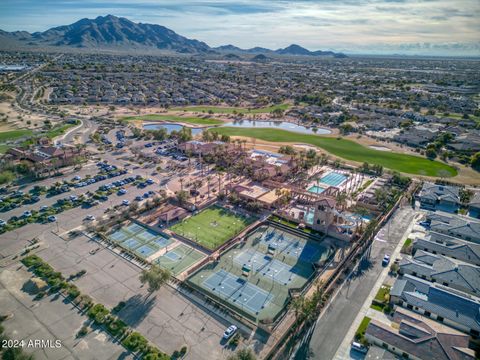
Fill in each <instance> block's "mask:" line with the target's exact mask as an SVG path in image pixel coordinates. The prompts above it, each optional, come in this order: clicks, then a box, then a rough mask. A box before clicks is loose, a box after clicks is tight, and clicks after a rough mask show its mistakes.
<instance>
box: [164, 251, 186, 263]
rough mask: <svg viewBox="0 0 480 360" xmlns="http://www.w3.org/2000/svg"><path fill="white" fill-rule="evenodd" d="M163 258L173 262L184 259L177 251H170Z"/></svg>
mask: <svg viewBox="0 0 480 360" xmlns="http://www.w3.org/2000/svg"><path fill="white" fill-rule="evenodd" d="M163 256H164V257H166V258H167V259H170V260H173V261H178V260H180V259H181V258H182V257H181V256H180V255H178V254H177V253H176V252H175V251H169V252H167V253H166V254H165V255H163Z"/></svg>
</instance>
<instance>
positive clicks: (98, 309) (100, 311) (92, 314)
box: [87, 304, 109, 319]
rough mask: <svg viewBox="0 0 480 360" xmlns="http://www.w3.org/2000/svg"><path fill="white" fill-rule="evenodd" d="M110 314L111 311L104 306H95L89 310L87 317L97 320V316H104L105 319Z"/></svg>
mask: <svg viewBox="0 0 480 360" xmlns="http://www.w3.org/2000/svg"><path fill="white" fill-rule="evenodd" d="M108 312H109V311H108V310H107V309H106V308H105V306H103V305H102V304H95V305H94V306H92V307H91V308H90V309H89V310H88V313H87V315H88V317H89V318H90V319H95V317H96V316H97V314H102V316H103V317H105V316H106V315H107V314H108Z"/></svg>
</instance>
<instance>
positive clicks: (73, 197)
mask: <svg viewBox="0 0 480 360" xmlns="http://www.w3.org/2000/svg"><path fill="white" fill-rule="evenodd" d="M69 199H70V200H72V201H77V200H78V196H75V195H70V197H69Z"/></svg>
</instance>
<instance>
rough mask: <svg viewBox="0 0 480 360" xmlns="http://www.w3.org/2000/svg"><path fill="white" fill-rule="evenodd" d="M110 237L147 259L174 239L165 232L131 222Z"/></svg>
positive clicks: (109, 236)
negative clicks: (158, 231)
mask: <svg viewBox="0 0 480 360" xmlns="http://www.w3.org/2000/svg"><path fill="white" fill-rule="evenodd" d="M108 238H109V239H110V240H112V241H114V242H116V243H117V244H118V245H120V246H121V247H122V248H124V249H126V250H129V251H132V252H134V253H135V254H137V255H138V256H140V257H141V258H143V259H147V258H149V257H150V256H152V255H153V254H155V253H156V252H157V251H159V250H161V249H163V248H165V247H167V246H168V245H170V244H172V243H173V242H174V241H173V240H172V239H171V238H168V237H167V236H166V235H164V234H160V233H156V232H154V231H152V230H151V229H148V228H146V227H144V226H142V225H140V224H137V223H134V222H132V223H130V224H129V225H128V226H123V227H121V228H120V229H118V230H117V231H114V232H113V233H111V234H110V235H108Z"/></svg>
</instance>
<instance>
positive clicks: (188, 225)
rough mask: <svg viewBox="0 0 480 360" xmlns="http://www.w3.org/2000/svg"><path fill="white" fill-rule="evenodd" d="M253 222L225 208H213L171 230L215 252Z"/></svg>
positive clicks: (176, 225)
mask: <svg viewBox="0 0 480 360" xmlns="http://www.w3.org/2000/svg"><path fill="white" fill-rule="evenodd" d="M252 222H253V219H252V218H250V219H247V218H245V217H242V216H239V215H235V214H234V213H232V212H231V211H228V210H225V209H223V208H220V207H217V206H212V207H210V208H207V209H205V210H202V211H201V212H199V213H198V214H196V215H193V216H191V217H189V218H187V219H185V220H184V221H182V222H179V223H177V224H175V225H173V226H172V227H171V228H170V230H172V231H173V232H174V233H177V234H179V235H181V236H184V237H186V238H188V239H190V240H193V241H195V242H197V243H199V244H200V245H202V246H204V247H206V248H207V249H211V250H213V249H215V248H217V247H218V246H220V245H222V244H223V243H225V242H226V241H227V240H229V239H231V238H232V237H234V236H235V235H236V234H238V233H239V232H240V231H242V230H243V229H245V228H246V227H247V226H248V225H249V224H250V223H252Z"/></svg>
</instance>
